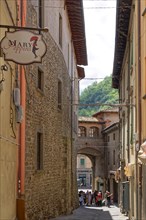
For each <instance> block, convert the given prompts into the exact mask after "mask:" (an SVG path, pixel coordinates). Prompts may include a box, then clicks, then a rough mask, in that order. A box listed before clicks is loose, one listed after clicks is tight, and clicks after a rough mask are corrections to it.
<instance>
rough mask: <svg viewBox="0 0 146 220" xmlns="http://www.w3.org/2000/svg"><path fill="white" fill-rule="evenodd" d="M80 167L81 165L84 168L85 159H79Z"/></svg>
mask: <svg viewBox="0 0 146 220" xmlns="http://www.w3.org/2000/svg"><path fill="white" fill-rule="evenodd" d="M80 165H81V166H84V165H85V159H84V158H81V159H80Z"/></svg>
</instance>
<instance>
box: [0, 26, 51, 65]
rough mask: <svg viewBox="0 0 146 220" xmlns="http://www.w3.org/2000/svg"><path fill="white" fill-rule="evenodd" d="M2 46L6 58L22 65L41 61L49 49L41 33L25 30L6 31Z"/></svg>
mask: <svg viewBox="0 0 146 220" xmlns="http://www.w3.org/2000/svg"><path fill="white" fill-rule="evenodd" d="M1 48H2V50H3V53H4V59H5V60H9V61H14V62H15V63H18V64H22V65H27V64H31V63H41V62H42V57H43V56H44V55H45V53H46V49H47V47H46V44H45V42H44V41H43V39H42V35H41V34H35V33H32V32H30V31H23V30H20V31H14V32H6V33H5V37H4V38H3V39H2V41H1Z"/></svg>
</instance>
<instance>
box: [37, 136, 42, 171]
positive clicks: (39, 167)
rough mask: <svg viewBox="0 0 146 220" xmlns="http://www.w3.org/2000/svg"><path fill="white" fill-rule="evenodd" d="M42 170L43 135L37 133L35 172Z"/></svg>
mask: <svg viewBox="0 0 146 220" xmlns="http://www.w3.org/2000/svg"><path fill="white" fill-rule="evenodd" d="M42 169H43V134H42V133H40V132H37V170H42Z"/></svg>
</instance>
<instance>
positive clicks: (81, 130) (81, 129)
mask: <svg viewBox="0 0 146 220" xmlns="http://www.w3.org/2000/svg"><path fill="white" fill-rule="evenodd" d="M78 136H79V137H86V128H85V127H82V126H80V127H79V129H78Z"/></svg>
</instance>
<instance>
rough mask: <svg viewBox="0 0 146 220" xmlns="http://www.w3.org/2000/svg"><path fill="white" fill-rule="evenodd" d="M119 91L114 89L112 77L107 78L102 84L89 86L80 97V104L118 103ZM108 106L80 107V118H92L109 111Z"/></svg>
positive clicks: (95, 83)
mask: <svg viewBox="0 0 146 220" xmlns="http://www.w3.org/2000/svg"><path fill="white" fill-rule="evenodd" d="M118 99H119V96H118V90H117V89H113V88H112V77H111V76H107V77H105V78H104V80H102V81H101V82H99V83H97V82H94V83H93V84H92V85H90V86H88V87H87V88H86V89H85V90H84V91H83V92H82V93H81V95H80V104H95V103H97V102H100V103H111V104H116V103H118ZM109 108H110V107H108V106H103V105H102V106H80V107H79V115H80V116H91V115H93V114H94V113H95V112H97V111H100V110H104V109H109Z"/></svg>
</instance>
